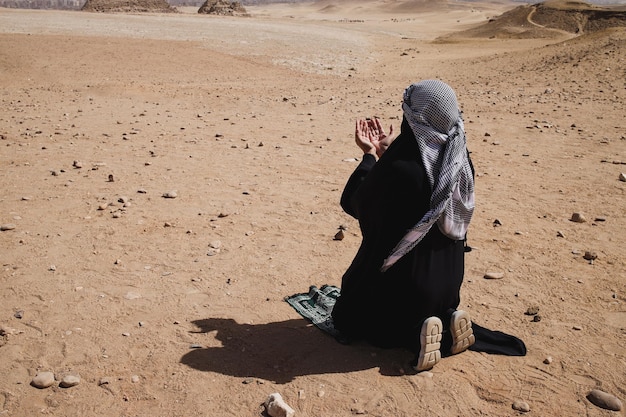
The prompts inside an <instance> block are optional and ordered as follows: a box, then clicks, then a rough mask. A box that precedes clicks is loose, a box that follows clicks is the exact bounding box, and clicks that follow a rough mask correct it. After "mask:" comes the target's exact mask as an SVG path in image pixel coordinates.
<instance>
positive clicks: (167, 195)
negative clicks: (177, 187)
mask: <svg viewBox="0 0 626 417" xmlns="http://www.w3.org/2000/svg"><path fill="white" fill-rule="evenodd" d="M176 197H178V193H177V192H176V191H167V192H165V193H163V198H176Z"/></svg>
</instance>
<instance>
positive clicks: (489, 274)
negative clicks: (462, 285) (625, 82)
mask: <svg viewBox="0 0 626 417" xmlns="http://www.w3.org/2000/svg"><path fill="white" fill-rule="evenodd" d="M484 278H485V279H502V278H504V272H487V273H486V274H485V275H484Z"/></svg>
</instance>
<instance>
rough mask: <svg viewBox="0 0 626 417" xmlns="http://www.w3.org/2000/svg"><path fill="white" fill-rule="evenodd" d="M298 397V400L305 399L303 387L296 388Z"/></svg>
mask: <svg viewBox="0 0 626 417" xmlns="http://www.w3.org/2000/svg"><path fill="white" fill-rule="evenodd" d="M298 399H299V400H306V393H305V392H304V390H303V389H301V390H298Z"/></svg>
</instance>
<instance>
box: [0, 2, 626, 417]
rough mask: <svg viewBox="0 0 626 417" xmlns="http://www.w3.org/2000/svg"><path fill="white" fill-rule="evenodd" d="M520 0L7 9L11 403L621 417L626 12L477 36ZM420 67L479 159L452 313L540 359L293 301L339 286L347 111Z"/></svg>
mask: <svg viewBox="0 0 626 417" xmlns="http://www.w3.org/2000/svg"><path fill="white" fill-rule="evenodd" d="M514 7H516V4H483V3H473V4H471V5H469V4H463V3H461V4H459V3H450V4H448V3H442V4H439V3H438V4H437V6H436V7H434V6H432V5H429V4H427V3H420V4H419V5H417V6H413V7H404V8H398V9H393V8H390V7H388V4H386V3H384V2H363V3H349V2H345V3H344V2H337V3H336V4H335V3H331V2H325V3H322V2H318V3H311V4H302V5H273V6H264V7H260V6H259V7H252V8H248V10H249V12H250V14H251V16H250V17H247V18H229V17H216V16H198V15H196V14H195V13H193V10H188V9H183V10H182V13H179V14H168V15H161V14H144V15H138V14H132V15H122V14H93V13H86V12H61V11H33V10H30V11H27V10H9V9H0V106H1V108H2V111H1V112H0V169H1V174H2V175H0V190H2V191H1V192H0V225H2V226H4V227H3V228H4V229H7V230H4V231H2V232H0V262H1V265H2V272H1V274H0V294H1V297H2V298H1V299H2V301H1V302H0V329H1V330H0V415H2V416H4V415H7V416H33V415H63V416H78V415H80V416H91V415H94V416H96V415H98V416H104V415H107V416H109V415H110V416H250V415H252V416H256V415H263V407H262V405H261V404H262V402H263V401H264V400H265V399H266V398H267V396H268V395H269V394H271V393H273V392H279V393H280V394H281V395H282V396H283V398H284V399H285V400H286V402H287V403H288V404H289V405H291V406H292V407H293V408H294V409H295V410H296V415H297V416H324V417H329V416H351V415H361V414H365V415H372V416H395V417H414V416H476V415H485V416H515V415H519V414H520V412H519V411H516V410H514V409H513V408H512V405H513V403H515V402H524V403H526V404H527V405H528V406H529V408H530V413H527V414H528V415H542V416H550V415H561V416H579V415H585V416H611V415H623V413H624V411H623V410H622V411H621V412H617V413H616V412H611V411H607V410H603V409H601V408H599V407H597V406H595V405H593V404H592V403H591V402H589V401H588V400H587V399H586V398H585V397H586V395H587V393H588V392H589V391H591V390H592V389H600V390H602V391H604V392H607V393H609V394H611V395H614V396H616V397H618V398H620V399H622V401H623V399H624V398H626V307H625V302H626V295H625V294H626V255H625V254H624V248H626V234H625V233H624V230H626V210H625V209H624V207H625V201H626V200H625V197H626V196H625V192H626V182H624V181H620V174H622V173H625V172H626V135H625V132H626V126H625V122H624V110H623V109H624V108H625V101H626V85H625V83H624V79H625V76H626V31H625V30H624V29H623V28H621V29H619V28H618V29H608V30H606V31H601V32H597V33H589V34H582V35H580V34H579V36H575V35H574V34H570V33H566V32H563V31H541V36H535V37H528V38H519V36H518V39H515V36H514V35H519V34H520V33H522V32H523V31H524V30H526V28H524V27H523V26H515V25H513V24H507V25H506V26H504V29H503V27H500V26H499V27H498V29H497V30H495V29H494V30H493V33H490V32H489V30H491V29H490V27H489V26H487V27H484V26H482V29H481V31H480V33H481V35H480V37H476V33H477V32H476V31H474V32H472V31H470V32H467V31H468V30H469V29H473V28H476V27H477V26H480V25H484V24H485V23H486V22H487V21H488V19H490V18H494V17H497V16H499V15H501V14H502V13H504V12H505V11H508V10H511V9H513V8H514ZM428 78H439V79H442V80H444V81H445V82H447V83H449V84H450V85H451V86H452V87H453V88H454V89H455V90H456V92H457V95H458V98H459V102H460V103H461V106H462V108H463V111H464V117H465V121H466V129H467V133H468V146H469V149H470V151H471V152H472V159H473V162H474V165H475V167H476V176H477V177H476V188H477V210H476V213H475V216H474V220H473V223H472V225H471V227H470V232H469V235H468V238H469V244H470V245H471V246H472V248H473V250H472V252H470V253H468V254H467V257H466V276H465V282H464V285H463V289H462V303H461V307H462V308H464V309H465V310H467V311H468V312H469V313H470V314H471V316H472V319H473V320H475V321H476V322H477V323H479V324H481V325H483V326H485V327H488V328H491V329H496V330H501V331H504V332H507V333H511V334H514V335H516V336H518V337H520V338H521V339H523V340H524V341H525V343H526V345H527V347H528V355H527V356H525V357H505V356H497V355H488V354H484V353H476V352H471V351H469V352H464V353H463V354H461V355H456V356H454V357H449V358H444V359H443V360H442V362H441V363H439V364H438V365H437V366H436V367H435V368H434V369H433V370H432V371H430V372H425V373H421V374H414V373H413V372H411V371H410V370H409V368H408V362H409V360H410V359H412V358H411V356H410V354H409V353H408V352H405V351H402V350H381V349H377V348H373V347H371V346H368V345H363V344H357V345H352V346H344V345H340V344H338V343H336V342H335V341H334V340H333V339H332V338H330V337H328V336H327V335H325V334H323V333H321V332H320V331H319V330H317V329H316V328H314V327H312V326H310V325H308V324H307V323H306V322H305V321H304V320H303V319H301V318H300V317H299V316H298V315H297V313H296V312H295V311H294V310H293V309H292V308H291V307H290V306H289V305H288V304H287V303H285V302H284V301H283V298H284V297H285V296H287V295H291V294H294V293H298V292H306V291H307V289H308V287H309V285H317V286H320V285H323V284H334V285H339V284H340V282H341V276H342V273H343V271H344V270H345V269H346V268H347V267H348V265H349V264H350V261H351V259H352V257H353V256H354V254H355V253H356V250H357V249H358V245H359V243H360V234H359V228H358V223H357V221H356V220H354V219H352V218H350V217H349V216H348V215H347V214H345V213H343V212H342V211H341V208H340V207H339V204H338V202H339V197H340V194H341V191H342V189H343V186H344V184H345V181H346V180H347V178H348V176H349V175H350V173H351V172H352V170H353V169H354V168H355V166H356V163H357V162H356V161H357V160H358V159H359V158H360V157H361V155H360V153H359V150H358V148H357V147H356V146H355V145H354V140H353V129H354V121H355V119H356V118H359V117H366V116H376V117H380V118H382V119H383V120H384V123H385V124H386V125H389V124H394V126H395V127H397V128H399V125H400V118H401V109H400V101H401V97H402V92H403V90H404V88H406V87H407V86H408V85H409V84H411V83H412V82H415V81H419V80H421V79H428ZM167 193H175V194H174V195H175V198H165V197H164V195H165V194H167ZM170 196H172V195H170ZM574 213H580V214H582V216H584V218H585V219H586V221H585V222H582V223H578V222H573V221H571V218H572V215H573V214H574ZM340 225H344V226H346V227H347V230H346V237H345V239H343V240H341V241H336V240H333V236H334V235H335V232H336V231H337V229H338V227H339V226H340ZM587 252H589V253H587ZM586 253H587V254H586ZM585 255H587V256H585ZM591 255H594V256H595V257H596V258H595V259H594V260H592V261H590V260H589V259H585V258H586V257H587V258H590V257H592V256H591ZM487 272H499V273H502V274H503V278H502V279H498V280H488V279H485V278H484V275H485V273H487ZM532 307H538V313H537V314H536V315H528V314H526V313H527V311H528V309H529V308H532ZM536 316H539V319H537V318H536ZM43 371H49V372H53V373H54V375H55V378H57V382H55V383H54V384H53V386H52V387H49V388H46V389H37V388H35V387H33V386H31V385H30V384H31V381H32V379H33V377H34V376H35V375H36V374H37V373H38V372H43ZM66 375H75V376H80V383H79V384H78V385H77V386H74V387H71V388H61V387H59V382H60V380H61V379H62V378H63V377H65V376H66Z"/></svg>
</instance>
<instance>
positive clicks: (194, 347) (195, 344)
mask: <svg viewBox="0 0 626 417" xmlns="http://www.w3.org/2000/svg"><path fill="white" fill-rule="evenodd" d="M189 349H202V345H200V344H198V343H193V344H191V345H189Z"/></svg>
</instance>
